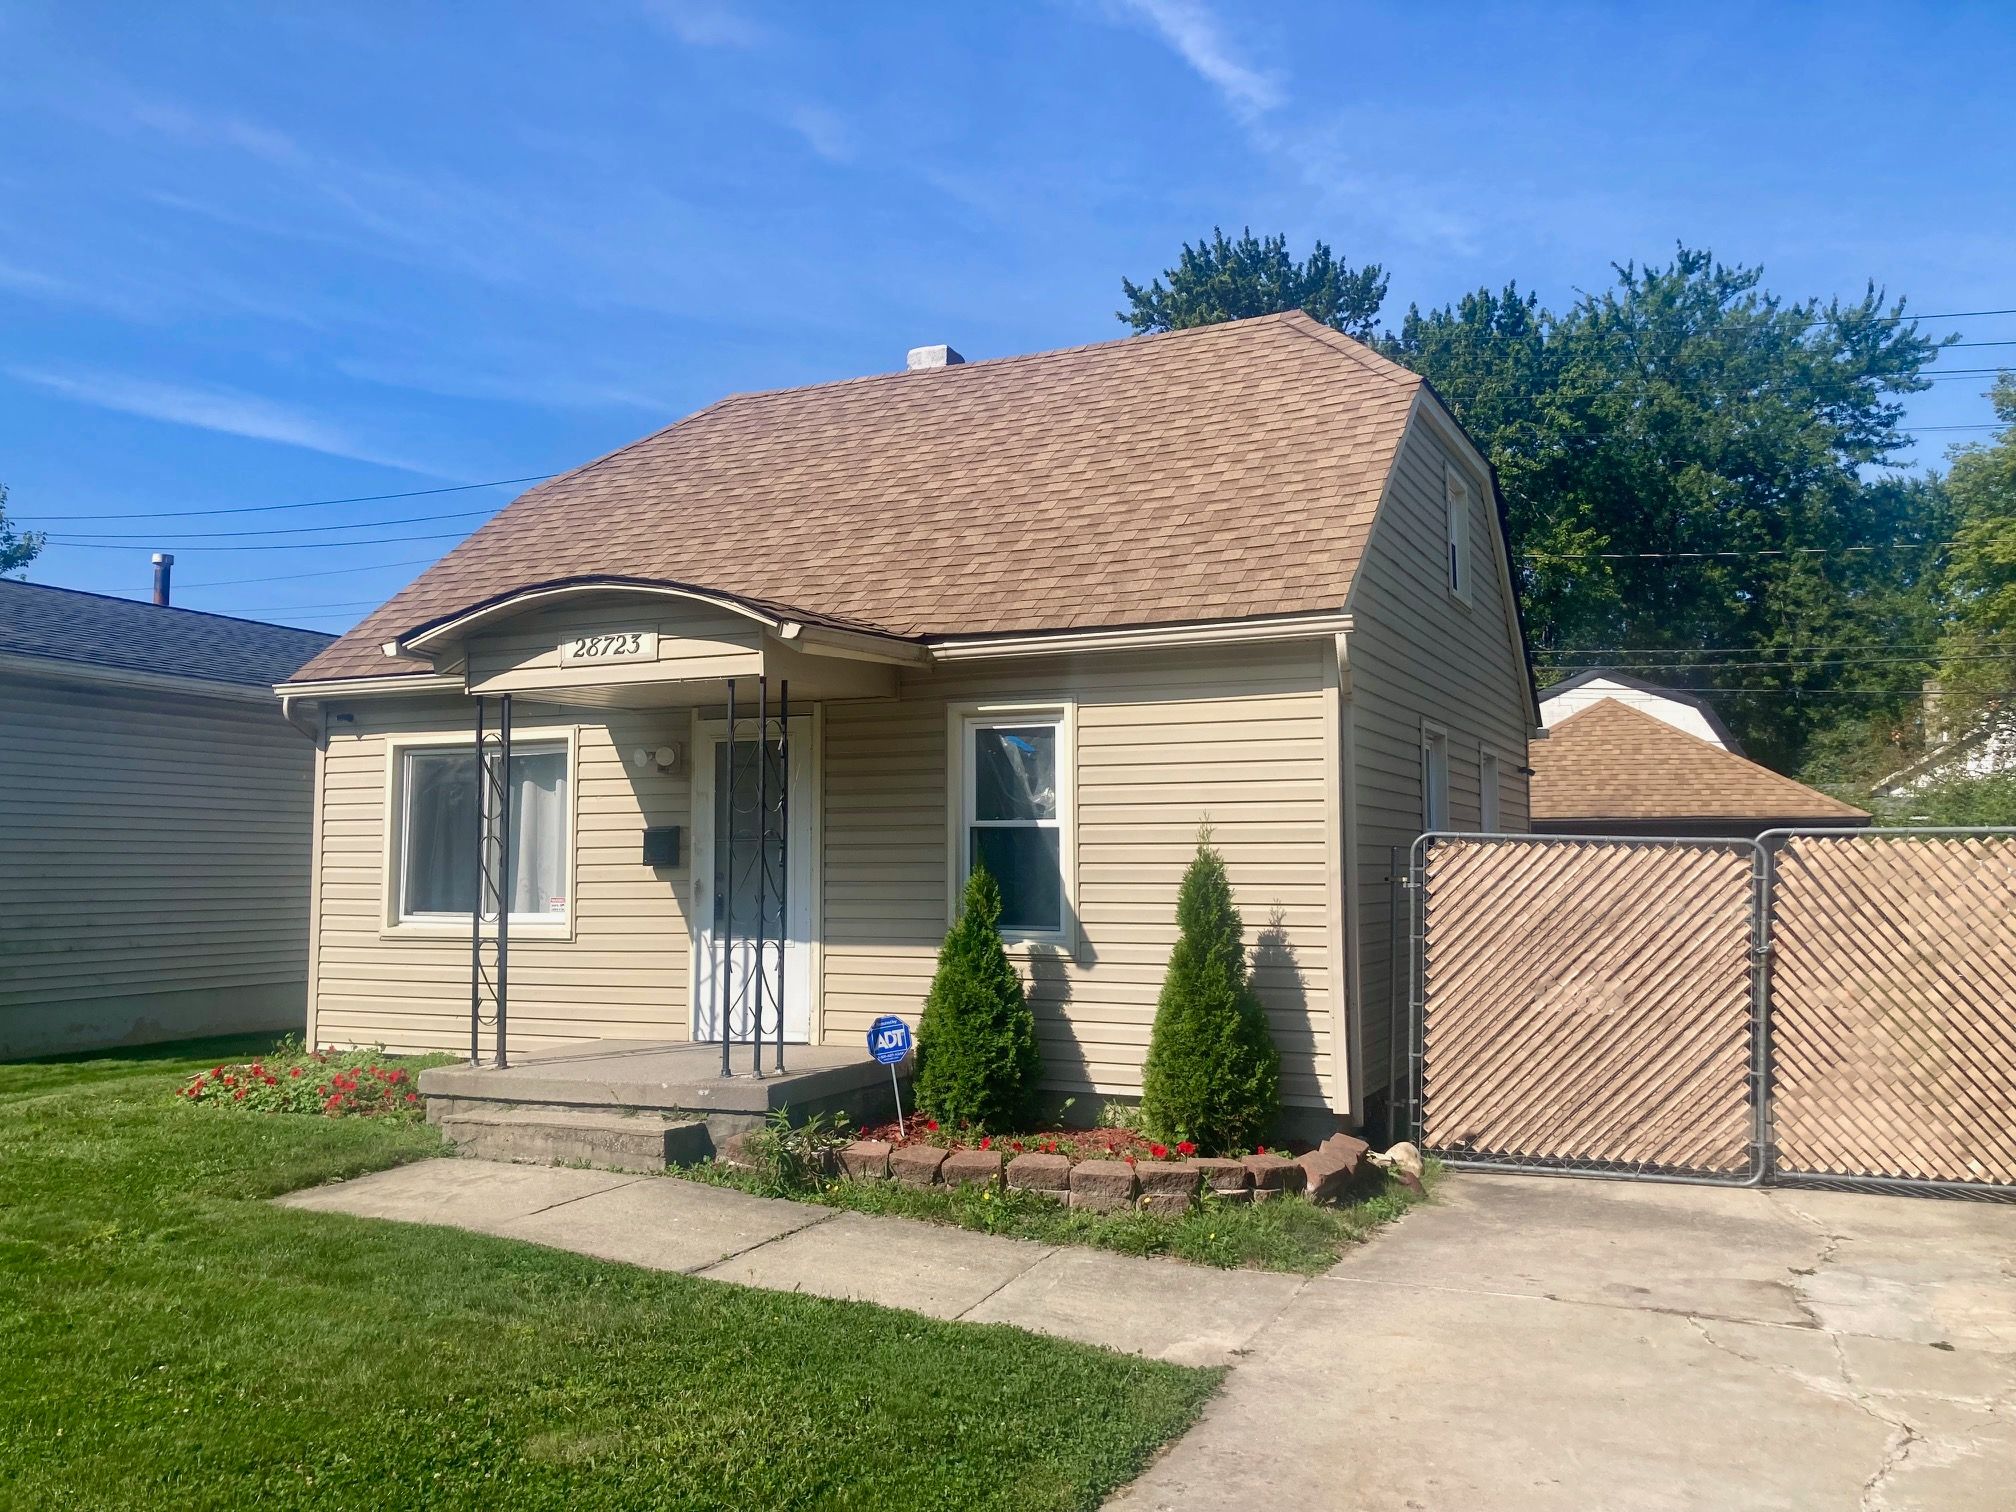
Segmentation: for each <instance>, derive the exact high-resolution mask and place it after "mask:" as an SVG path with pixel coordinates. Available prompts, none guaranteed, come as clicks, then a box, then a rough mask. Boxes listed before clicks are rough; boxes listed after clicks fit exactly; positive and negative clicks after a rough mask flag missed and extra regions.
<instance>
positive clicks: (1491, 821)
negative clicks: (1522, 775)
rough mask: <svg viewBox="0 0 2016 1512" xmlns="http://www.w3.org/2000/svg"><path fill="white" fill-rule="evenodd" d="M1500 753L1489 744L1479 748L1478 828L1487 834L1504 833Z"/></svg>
mask: <svg viewBox="0 0 2016 1512" xmlns="http://www.w3.org/2000/svg"><path fill="white" fill-rule="evenodd" d="M1498 783H1499V762H1498V753H1497V752H1496V751H1494V750H1492V749H1491V747H1489V746H1479V747H1478V748H1477V828H1478V829H1479V830H1481V831H1482V832H1483V833H1484V834H1487V835H1496V834H1499V833H1502V831H1503V826H1504V810H1503V808H1502V806H1501V799H1500V795H1499V788H1498Z"/></svg>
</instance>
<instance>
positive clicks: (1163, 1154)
mask: <svg viewBox="0 0 2016 1512" xmlns="http://www.w3.org/2000/svg"><path fill="white" fill-rule="evenodd" d="M1148 1153H1149V1154H1150V1155H1153V1156H1154V1157H1155V1158H1156V1159H1157V1160H1167V1159H1168V1158H1169V1146H1167V1145H1159V1144H1158V1145H1150V1146H1148Z"/></svg>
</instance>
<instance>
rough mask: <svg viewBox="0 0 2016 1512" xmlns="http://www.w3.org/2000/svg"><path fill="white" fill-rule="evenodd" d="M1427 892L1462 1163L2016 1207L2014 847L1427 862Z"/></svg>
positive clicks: (1466, 852) (1432, 1080)
mask: <svg viewBox="0 0 2016 1512" xmlns="http://www.w3.org/2000/svg"><path fill="white" fill-rule="evenodd" d="M1404 885H1405V886H1406V888H1407V889H1408V892H1409V894H1410V900H1411V913H1410V916H1411V918H1412V921H1413V929H1412V942H1413V947H1414V949H1413V970H1412V972H1411V973H1410V985H1411V990H1410V993H1409V999H1408V1012H1409V1028H1410V1029H1411V1031H1412V1032H1411V1036H1410V1039H1411V1044H1412V1054H1411V1056H1410V1060H1409V1066H1408V1074H1407V1078H1406V1085H1405V1086H1404V1087H1402V1088H1401V1089H1399V1092H1398V1095H1399V1097H1400V1099H1401V1100H1402V1101H1403V1102H1404V1103H1405V1104H1406V1106H1407V1110H1408V1114H1409V1118H1410V1122H1411V1127H1412V1130H1413V1133H1414V1137H1415V1138H1416V1140H1417V1141H1418V1142H1419V1143H1420V1144H1421V1146H1422V1148H1424V1149H1426V1150H1428V1151H1429V1152H1431V1153H1433V1154H1436V1155H1439V1156H1441V1157H1442V1158H1443V1159H1444V1160H1446V1161H1449V1162H1450V1163H1452V1164H1464V1165H1489V1166H1495V1167H1500V1168H1509V1169H1521V1170H1543V1171H1564V1172H1565V1171H1573V1172H1584V1173H1590V1174H1600V1175H1610V1176H1632V1177H1638V1178H1642V1179H1649V1180H1669V1181H1676V1180H1684V1181H1719V1182H1727V1183H1735V1184H1755V1183H1758V1182H1763V1181H1774V1182H1775V1181H1787V1180H1816V1181H1828V1182H1834V1183H1842V1184H1857V1185H1875V1186H1903V1187H1912V1188H1922V1189H1927V1190H1963V1189H1964V1190H1969V1191H1974V1192H1995V1191H2001V1190H2005V1189H2006V1190H2009V1191H2016V831H1931V830H1918V831H1906V830H1863V831H1838V830H1837V831H1833V832H1824V833H1823V832H1812V831H1773V832H1770V833H1768V834H1766V835H1764V836H1762V837H1760V839H1758V840H1756V841H1750V840H1698V839H1644V838H1634V839H1604V838H1583V837H1575V836H1536V835H1428V836H1423V837H1422V840H1421V842H1420V843H1418V844H1417V845H1416V847H1415V849H1414V854H1413V858H1412V863H1411V865H1410V867H1409V870H1408V874H1407V877H1406V879H1405V882H1404Z"/></svg>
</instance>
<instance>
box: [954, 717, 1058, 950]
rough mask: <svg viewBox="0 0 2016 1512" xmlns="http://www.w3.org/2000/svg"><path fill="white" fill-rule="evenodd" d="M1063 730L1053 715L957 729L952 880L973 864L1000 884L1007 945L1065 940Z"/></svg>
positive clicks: (974, 721) (982, 721)
mask: <svg viewBox="0 0 2016 1512" xmlns="http://www.w3.org/2000/svg"><path fill="white" fill-rule="evenodd" d="M1065 728H1066V726H1065V723H1064V720H1063V717H1062V716H1061V715H1038V716H1034V717H1030V716H1025V715H1015V716H1012V717H1010V716H1003V717H1000V718H991V717H989V718H981V717H975V718H971V719H968V720H967V721H966V724H965V746H966V748H965V751H964V756H965V761H964V763H963V764H964V767H965V776H964V786H965V792H964V805H963V807H964V823H963V828H964V831H965V834H964V843H963V845H962V846H961V856H962V860H961V866H960V878H959V880H960V882H961V883H962V884H963V883H964V881H965V878H966V876H967V875H968V874H969V873H970V872H971V870H972V867H973V864H974V863H975V862H976V861H977V862H980V863H981V864H983V865H985V866H986V868H987V870H988V871H989V872H990V873H992V874H993V877H994V880H995V881H997V882H998V883H1000V884H1001V933H1002V934H1003V935H1004V936H1006V937H1009V938H1016V937H1020V938H1023V939H1062V938H1064V935H1065V924H1066V920H1065V890H1064V865H1065V856H1064V803H1065V800H1064V798H1063V782H1062V774H1063V772H1064V771H1065V769H1066V765H1067V763H1068V761H1069V753H1068V752H1067V751H1066V750H1065V744H1066V741H1065Z"/></svg>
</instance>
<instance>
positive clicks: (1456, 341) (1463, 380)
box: [1387, 247, 1944, 770]
mask: <svg viewBox="0 0 2016 1512" xmlns="http://www.w3.org/2000/svg"><path fill="white" fill-rule="evenodd" d="M1762 279H1763V275H1762V271H1761V270H1760V269H1756V268H1745V267H1740V266H1728V265H1724V264H1722V263H1719V262H1717V261H1716V260H1715V259H1714V257H1713V256H1712V255H1711V254H1710V253H1707V252H1704V251H1695V250H1691V249H1688V248H1686V247H1682V248H1680V249H1679V250H1678V251H1677V253H1676V255H1675V257H1674V259H1673V261H1672V262H1671V263H1669V264H1666V265H1664V266H1639V265H1636V264H1625V265H1622V266H1619V267H1618V268H1617V269H1616V281H1615V283H1614V284H1613V286H1612V287H1611V288H1610V289H1608V290H1606V291H1604V292H1602V293H1599V294H1589V295H1585V296H1584V297H1583V298H1582V299H1580V300H1579V301H1577V303H1576V304H1575V305H1574V306H1573V307H1572V308H1570V309H1569V310H1568V311H1567V312H1566V313H1565V314H1561V315H1552V314H1549V313H1548V312H1547V311H1545V310H1543V309H1542V308H1541V307H1540V306H1539V304H1538V302H1537V301H1536V300H1535V299H1534V298H1533V296H1531V295H1522V294H1521V293H1520V292H1519V291H1518V290H1517V288H1516V287H1508V288H1507V289H1505V290H1504V292H1503V293H1501V294H1495V295H1494V294H1492V293H1490V292H1488V291H1481V292H1479V293H1477V294H1475V295H1471V296H1469V297H1467V298H1465V299H1464V300H1462V301H1460V302H1459V303H1458V304H1456V305H1455V306H1451V307H1445V308H1443V309H1440V310H1434V311H1430V312H1429V313H1427V314H1423V313H1422V312H1420V311H1419V310H1410V311H1409V312H1408V314H1407V317H1406V319H1405V320H1404V321H1403V322H1402V325H1401V329H1400V331H1399V333H1398V335H1397V337H1395V338H1394V339H1393V340H1391V341H1390V342H1389V343H1388V344H1387V351H1388V353H1389V355H1391V356H1393V357H1394V358H1396V360H1398V361H1401V362H1404V363H1407V364H1408V365H1410V366H1412V367H1413V368H1414V369H1415V370H1416V371H1417V372H1420V373H1421V374H1422V375H1423V376H1424V377H1426V378H1427V379H1428V380H1429V382H1430V383H1431V384H1432V385H1433V386H1434V387H1435V390H1436V392H1437V393H1438V394H1439V395H1440V396H1441V397H1442V398H1443V400H1444V401H1445V402H1446V403H1447V404H1448V405H1449V406H1450V408H1451V409H1452V410H1453V411H1454V412H1455V414H1456V415H1457V417H1458V418H1459V419H1460V420H1462V421H1463V423H1464V425H1465V426H1466V428H1468V429H1469V430H1470V431H1471V433H1472V434H1473V435H1474V436H1475V437H1476V438H1477V439H1478V442H1479V444H1480V445H1481V446H1482V447H1483V448H1484V449H1485V451H1486V453H1487V455H1488V456H1489V457H1490V458H1491V461H1492V462H1493V464H1494V466H1496V468H1497V469H1498V473H1499V478H1500V483H1501V488H1502V491H1503V493H1504V496H1505V504H1506V512H1507V520H1508V525H1509V529H1510V535H1511V540H1512V544H1513V550H1514V553H1515V558H1514V560H1515V567H1516V569H1517V572H1518V577H1519V589H1520V595H1521V600H1522V604H1523V607H1524V608H1525V611H1526V616H1527V625H1528V628H1529V631H1530V633H1531V636H1532V640H1533V648H1534V651H1535V654H1536V658H1537V659H1538V660H1539V662H1540V664H1541V669H1542V675H1543V677H1551V676H1553V675H1555V674H1556V673H1558V672H1563V671H1566V670H1569V669H1571V668H1579V667H1583V666H1587V665H1590V664H1592V663H1593V662H1596V661H1602V660H1608V659H1613V658H1614V659H1616V660H1618V661H1619V663H1620V664H1621V665H1626V666H1628V665H1631V664H1632V662H1633V661H1634V660H1635V661H1636V662H1637V663H1638V664H1639V665H1641V666H1643V667H1644V669H1645V671H1646V675H1647V676H1649V677H1651V678H1653V679H1654V680H1657V681H1662V682H1667V683H1670V684H1673V685H1676V686H1681V687H1692V688H1703V689H1709V690H1714V689H1721V690H1722V691H1723V694H1724V696H1723V697H1721V698H1720V699H1718V700H1717V702H1718V706H1719V707H1720V708H1721V709H1722V711H1723V713H1724V716H1725V717H1726V718H1727V719H1728V720H1729V722H1730V724H1731V725H1732V726H1733V727H1734V728H1735V729H1736V731H1737V733H1738V735H1739V737H1740V738H1741V739H1742V740H1743V742H1744V744H1745V746H1746V747H1747V748H1748V749H1749V750H1750V751H1751V754H1753V755H1756V756H1758V757H1759V758H1760V759H1763V760H1765V761H1767V762H1769V763H1771V764H1773V765H1776V766H1779V767H1781V768H1783V769H1788V770H1789V769H1793V768H1795V767H1796V766H1797V765H1798V763H1799V761H1800V759H1801V757H1802V755H1803V753H1804V751H1805V748H1806V746H1807V744H1808V742H1809V740H1810V739H1811V738H1812V736H1813V735H1814V733H1815V731H1816V730H1818V729H1820V728H1822V727H1824V726H1826V725H1829V724H1831V723H1833V722H1834V721H1836V720H1837V719H1838V718H1839V717H1840V716H1839V710H1840V709H1841V708H1842V706H1843V702H1844V701H1843V700H1842V699H1841V698H1840V697H1838V696H1837V695H1838V694H1839V693H1840V692H1841V691H1843V690H1853V691H1856V692H1858V693H1860V692H1861V691H1863V690H1864V689H1865V688H1872V687H1873V689H1874V691H1876V692H1879V693H1881V694H1883V695H1884V696H1885V697H1892V696H1894V697H1898V698H1902V697H1905V696H1907V694H1906V690H1908V689H1909V688H1911V687H1914V686H1915V685H1916V682H1917V681H1918V680H1919V679H1920V678H1921V677H1922V676H1923V675H1924V672H1925V671H1926V670H1927V668H1928V667H1929V662H1928V663H1926V664H1924V665H1920V666H1915V667H1907V666H1905V665H1903V664H1896V665H1894V666H1893V668H1892V670H1891V672H1890V673H1888V674H1885V676H1884V677H1883V678H1881V679H1878V680H1876V681H1875V682H1874V683H1871V682H1870V681H1869V680H1868V679H1866V678H1865V677H1864V676H1863V674H1864V673H1865V672H1869V671H1873V670H1874V669H1873V668H1869V667H1866V666H1865V667H1860V668H1850V667H1846V666H1844V665H1843V664H1842V663H1843V661H1844V659H1845V658H1844V657H1842V656H1841V655H1839V654H1838V653H1836V654H1830V653H1829V650H1828V649H1827V648H1832V647H1836V646H1843V645H1882V644H1885V643H1893V644H1894V643H1895V639H1894V638H1895V635H1896V631H1897V628H1898V627H1899V626H1900V625H1909V626H1912V627H1916V632H1917V638H1918V639H1919V640H1920V641H1923V640H1926V639H1929V638H1930V636H1929V634H1928V633H1927V632H1926V630H1925V627H1926V626H1928V625H1929V624H1930V621H1929V620H1928V619H1927V618H1926V615H1927V614H1928V613H1929V612H1930V608H1931V604H1932V600H1933V596H1934V595H1933V587H1934V578H1933V576H1932V575H1931V574H1928V573H1926V572H1924V571H1923V570H1922V565H1913V562H1912V552H1911V551H1910V550H1897V549H1894V548H1895V546H1896V543H1898V542H1900V541H1901V542H1904V543H1906V544H1907V545H1911V544H1914V543H1916V542H1918V541H1921V540H1922V541H1935V540H1937V539H1939V536H1938V532H1939V530H1941V529H1942V528H1943V523H1944V520H1943V516H1942V515H1941V513H1940V510H1939V505H1940V503H1941V498H1940V496H1939V494H1938V491H1937V490H1936V489H1931V488H1924V487H1921V488H1916V489H1913V488H1908V487H1894V486H1880V485H1872V484H1868V483H1865V482H1864V478H1863V474H1864V472H1865V471H1866V470H1867V469H1868V468H1870V467H1872V466H1874V465H1877V464H1881V463H1882V462H1884V461H1885V460H1886V459H1888V458H1890V457H1892V456H1894V455H1895V454H1896V453H1897V452H1898V451H1899V450H1900V449H1902V448H1903V447H1905V446H1906V445H1908V444H1909V438H1908V436H1907V435H1906V434H1905V433H1904V432H1903V430H1902V429H1901V420H1902V409H1901V406H1900V405H1899V404H1898V403H1897V402H1896V398H1897V396H1899V395H1901V394H1905V393H1910V392H1914V391H1917V390H1919V389H1922V388H1924V387H1925V385H1926V380H1925V378H1924V377H1923V376H1922V370H1923V369H1924V367H1925V366H1926V364H1927V363H1928V362H1930V361H1931V360H1932V358H1933V357H1934V355H1935V354H1936V353H1937V351H1938V346H1939V343H1937V342H1935V341H1934V340H1932V339H1930V338H1929V337H1927V336H1925V335H1923V334H1921V333H1920V332H1919V330H1918V328H1917V326H1916V325H1915V324H1914V323H1913V322H1912V321H1910V320H1909V319H1907V318H1906V317H1905V315H1904V309H1903V306H1902V304H1901V303H1889V302H1887V301H1886V299H1885V297H1884V295H1883V294H1882V293H1881V292H1880V291H1879V290H1878V289H1876V288H1875V287H1874V286H1873V285H1872V286H1871V287H1870V288H1869V289H1868V290H1867V291H1866V292H1865V293H1864V295H1863V297H1862V298H1861V299H1859V300H1856V301H1853V302H1846V303H1844V302H1842V301H1839V300H1836V301H1833V302H1830V303H1828V304H1825V305H1822V304H1821V303H1819V302H1818V301H1814V300H1803V301H1788V300H1785V299H1782V298H1780V297H1779V296H1777V295H1775V294H1772V293H1770V292H1768V291H1767V290H1765V289H1764V288H1763V283H1762ZM1870 548H1876V549H1870ZM1928 559H1929V558H1928ZM1923 560H1926V559H1921V564H1922V561H1923ZM1617 648H1632V649H1633V650H1638V649H1640V648H1650V649H1652V650H1653V651H1654V652H1655V653H1666V654H1664V655H1655V656H1652V657H1646V656H1644V655H1637V656H1635V657H1634V656H1632V655H1622V656H1618V655H1616V651H1617ZM1736 661H1742V662H1745V663H1746V665H1742V666H1736V665H1731V663H1734V662H1736ZM1763 663H1773V664H1774V665H1762V664H1763Z"/></svg>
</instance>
